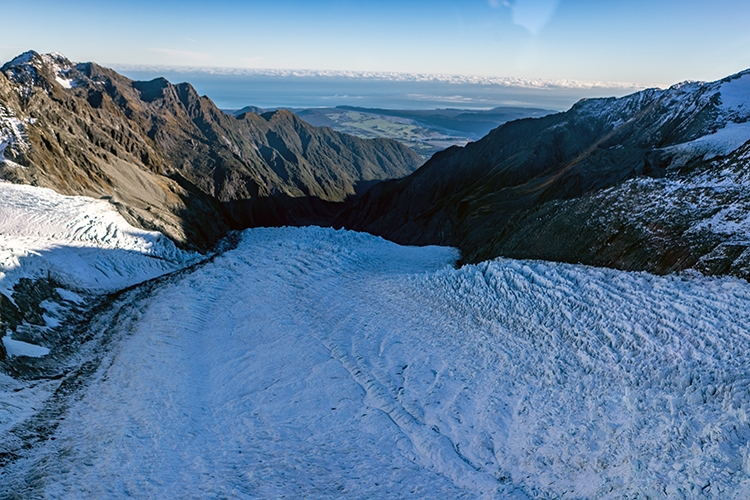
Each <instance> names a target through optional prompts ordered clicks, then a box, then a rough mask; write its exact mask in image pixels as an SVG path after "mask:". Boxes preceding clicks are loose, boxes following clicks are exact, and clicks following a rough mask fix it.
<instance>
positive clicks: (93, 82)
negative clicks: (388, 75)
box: [0, 52, 421, 250]
mask: <svg viewBox="0 0 750 500" xmlns="http://www.w3.org/2000/svg"><path fill="white" fill-rule="evenodd" d="M0 107H1V108H2V111H3V112H4V113H5V114H7V115H10V116H12V117H14V118H15V119H18V120H21V121H22V122H23V124H24V125H23V129H24V135H25V137H24V140H23V141H16V142H15V143H14V144H11V145H10V146H9V147H8V148H6V150H5V159H6V160H10V161H4V162H2V161H0V177H2V178H4V179H6V180H10V181H12V182H19V183H27V184H33V185H38V186H43V187H49V188H52V189H54V190H56V191H58V192H60V193H63V194H77V195H89V196H94V197H106V198H108V199H109V200H110V201H111V202H112V203H113V204H115V206H117V208H118V210H119V211H120V212H121V213H122V214H123V215H124V216H125V217H126V218H127V219H128V220H129V221H130V222H131V223H133V224H135V225H138V226H140V227H143V228H146V229H156V230H159V231H162V232H164V233H165V234H167V235H168V236H170V237H171V238H172V239H174V240H175V241H177V242H178V243H180V244H182V246H186V247H192V248H196V249H200V250H205V249H207V248H208V247H210V246H211V245H212V244H213V243H215V242H216V241H217V239H218V238H220V237H221V236H222V235H224V234H225V233H226V231H227V230H228V229H230V228H241V227H247V226H249V225H264V224H267V223H269V222H274V223H277V224H293V223H295V222H297V221H299V220H303V219H307V218H315V217H322V216H329V214H328V213H324V214H322V215H321V214H318V213H315V212H310V211H309V210H315V209H316V207H318V206H319V205H320V206H327V205H328V204H334V205H335V204H340V203H342V202H344V201H345V200H346V199H347V197H349V196H351V195H354V194H355V186H356V185H357V183H360V182H363V181H372V180H384V179H391V178H396V177H402V176H404V175H407V174H409V173H411V172H412V171H414V169H416V168H417V167H418V166H419V165H420V164H421V159H420V158H419V156H418V155H417V154H416V153H414V152H413V151H411V150H409V149H408V148H406V147H404V146H402V145H400V144H398V143H396V142H394V141H385V140H383V141H368V140H362V139H357V138H354V137H349V136H346V135H343V134H339V133H336V132H333V131H332V130H330V129H325V128H315V127H312V126H309V125H307V124H305V123H304V122H302V121H301V120H299V119H298V118H297V117H295V116H294V115H293V114H291V113H289V112H284V111H279V112H276V113H271V114H265V115H262V116H260V115H256V114H254V113H249V112H248V113H242V114H240V115H238V116H237V117H235V116H232V115H226V114H224V113H222V112H221V111H219V110H218V109H217V108H216V106H215V105H214V104H213V102H211V101H210V100H209V99H208V98H206V97H201V96H199V95H198V94H197V93H196V92H195V89H193V88H192V87H191V86H190V85H189V84H186V83H183V84H178V85H173V84H171V83H169V82H168V81H167V80H165V79H163V78H159V79H156V80H152V81H150V82H134V81H131V80H129V79H127V78H125V77H123V76H121V75H119V74H117V73H116V72H114V71H112V70H109V69H106V68H103V67H100V66H98V65H96V64H94V63H84V64H72V63H71V62H70V61H68V60H67V59H65V58H64V57H63V56H61V55H56V54H50V55H39V54H36V53H34V52H28V53H26V54H23V55H21V56H19V57H18V58H16V59H14V60H13V61H11V62H9V63H7V64H5V65H4V66H3V67H2V69H1V70H0ZM0 160H2V159H1V158H0ZM307 198H310V199H313V200H318V201H302V200H304V199H307ZM290 200H292V201H291V202H290ZM318 202H319V203H318ZM290 204H291V205H293V206H294V207H295V210H296V212H295V213H294V214H291V215H290V216H289V217H287V215H286V211H285V210H286V208H287V206H289V205H290ZM329 208H330V207H329ZM335 211H336V210H334V213H335ZM269 212H270V213H273V214H274V216H273V218H272V219H270V220H268V221H267V220H266V219H265V218H264V217H265V215H264V214H266V213H269Z"/></svg>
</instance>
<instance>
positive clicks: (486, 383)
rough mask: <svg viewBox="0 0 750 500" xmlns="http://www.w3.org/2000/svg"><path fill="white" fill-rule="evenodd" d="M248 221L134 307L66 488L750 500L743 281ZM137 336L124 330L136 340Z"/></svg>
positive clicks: (48, 465) (74, 439)
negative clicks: (477, 260)
mask: <svg viewBox="0 0 750 500" xmlns="http://www.w3.org/2000/svg"><path fill="white" fill-rule="evenodd" d="M456 257H457V254H456V253H455V251H453V250H451V249H448V248H439V247H426V248H409V247H399V246H397V245H395V244H393V243H389V242H386V241H384V240H381V239H379V238H375V237H372V236H369V235H364V234H357V233H350V232H344V231H339V232H336V231H333V230H327V229H319V228H305V229H291V228H282V229H255V230H249V231H246V232H245V233H243V239H242V242H241V243H240V245H239V246H238V248H236V249H235V250H232V251H229V252H227V253H225V254H223V255H222V256H220V257H217V258H216V259H215V260H214V261H213V262H212V263H210V264H207V265H205V266H203V267H201V268H200V269H197V270H196V271H194V272H193V273H191V274H188V275H185V276H182V277H180V278H179V279H174V280H171V282H170V283H168V284H166V285H165V286H163V287H161V288H159V289H158V290H157V291H156V293H155V294H153V295H152V296H149V297H148V298H147V300H143V301H141V302H138V303H134V304H133V308H134V309H135V310H137V312H134V313H132V314H130V315H128V318H129V319H126V318H122V319H121V320H120V321H122V322H123V323H122V324H121V325H120V327H121V328H123V329H124V331H125V332H127V333H128V335H126V336H125V337H123V341H122V343H121V344H120V347H119V348H118V350H116V351H115V354H116V357H114V358H113V361H112V362H111V363H110V362H108V363H104V364H102V366H101V368H100V370H99V372H98V373H97V375H96V376H95V377H94V379H93V382H92V383H91V385H90V386H89V387H88V388H87V389H86V391H85V395H84V396H83V397H82V399H81V400H80V402H75V403H72V406H71V407H70V410H69V411H68V413H67V415H66V417H65V420H64V421H62V422H60V424H59V427H58V428H57V431H56V432H55V433H54V438H55V439H54V440H48V441H46V443H45V444H43V445H41V446H40V447H39V448H37V449H35V450H33V451H32V452H30V453H29V454H28V455H27V456H26V457H25V458H23V459H20V460H18V461H16V462H14V463H12V464H10V465H9V466H7V467H6V468H5V470H3V471H2V472H0V478H1V479H2V480H1V481H0V489H3V490H2V491H3V492H4V493H6V494H7V493H8V492H9V491H10V492H13V493H14V494H17V495H21V496H23V495H28V496H35V495H36V496H48V497H52V498H100V497H124V496H130V497H135V498H155V497H158V498H187V497H193V498H194V497H204V498H205V497H210V498H217V497H231V498H280V497H316V498H328V497H348V498H374V497H377V498H404V497H408V498H477V497H483V498H526V497H529V498H641V497H643V498H645V497H650V498H665V497H669V498H683V497H687V498H694V497H700V496H705V497H709V498H747V497H748V495H750V451H749V449H748V444H747V443H748V442H750V419H749V418H748V413H749V412H750V392H749V391H748V389H749V388H750V375H748V373H750V370H749V369H748V368H750V350H748V349H747V343H748V339H750V329H749V327H748V325H750V285H748V283H747V282H745V281H741V280H737V279H733V278H721V279H716V278H704V277H699V276H694V275H673V276H667V277H656V276H653V275H649V274H645V273H626V272H621V271H614V270H606V269H604V270H603V269H594V268H587V267H582V266H574V265H563V264H550V263H542V262H532V261H512V260H496V261H492V262H485V263H482V264H480V265H476V266H465V267H463V268H461V269H453V268H452V267H451V263H452V262H453V261H454V260H455V259H456ZM128 325H129V326H128Z"/></svg>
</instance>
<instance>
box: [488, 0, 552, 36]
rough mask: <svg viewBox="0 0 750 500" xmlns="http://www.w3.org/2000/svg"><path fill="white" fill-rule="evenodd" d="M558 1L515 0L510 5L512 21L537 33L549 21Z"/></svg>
mask: <svg viewBox="0 0 750 500" xmlns="http://www.w3.org/2000/svg"><path fill="white" fill-rule="evenodd" d="M493 1H497V0H493ZM505 3H506V4H507V2H505ZM559 3H560V0H515V2H513V4H512V5H511V9H512V10H513V22H514V23H516V24H517V25H519V26H523V27H524V28H526V29H527V30H529V33H531V34H532V35H537V34H539V32H540V31H541V30H542V29H543V28H544V27H545V26H546V25H547V23H549V22H550V20H551V19H552V16H553V15H554V14H555V9H557V5H558V4H559Z"/></svg>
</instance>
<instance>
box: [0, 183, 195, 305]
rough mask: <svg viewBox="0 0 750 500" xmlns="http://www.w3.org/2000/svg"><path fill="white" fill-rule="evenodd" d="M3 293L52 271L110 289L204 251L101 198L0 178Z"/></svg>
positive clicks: (75, 284) (82, 284)
mask: <svg viewBox="0 0 750 500" xmlns="http://www.w3.org/2000/svg"><path fill="white" fill-rule="evenodd" d="M0 200H2V202H0V293H4V294H6V295H7V296H8V297H10V295H11V290H12V288H13V285H15V284H16V283H17V282H18V280H19V279H20V278H22V277H29V278H39V277H48V276H50V277H53V278H55V279H56V280H57V281H58V282H60V283H61V284H64V285H67V286H68V287H71V288H78V289H82V290H85V291H87V292H111V291H115V290H119V289H122V288H125V287H128V286H131V285H133V284H136V283H140V282H142V281H145V280H147V279H151V278H154V277H156V276H160V275H162V274H165V273H168V272H171V271H174V270H176V269H179V268H181V267H184V266H185V265H187V264H189V263H190V262H192V261H195V260H196V259H197V258H198V257H199V256H198V255H197V254H193V253H190V252H183V251H181V250H179V249H178V248H177V247H175V245H174V243H172V241H171V240H169V239H168V238H166V237H165V236H164V235H162V234H160V233H157V232H152V231H144V230H141V229H136V228H134V227H132V226H131V225H130V224H128V223H127V222H126V221H125V220H124V219H123V218H122V216H120V215H119V214H118V213H117V212H116V211H115V209H114V208H113V207H112V206H111V205H110V204H109V203H108V202H106V201H104V200H94V199H92V198H88V197H85V196H62V195H60V194H57V193H55V192H54V191H52V190H50V189H44V188H38V187H32V186H20V185H15V184H10V183H7V182H0Z"/></svg>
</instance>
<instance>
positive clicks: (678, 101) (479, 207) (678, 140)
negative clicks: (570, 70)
mask: <svg viewBox="0 0 750 500" xmlns="http://www.w3.org/2000/svg"><path fill="white" fill-rule="evenodd" d="M748 79H750V74H748V73H744V74H739V75H735V76H734V77H731V78H728V79H725V80H722V81H720V82H715V83H711V84H698V83H694V84H682V85H677V86H674V87H672V88H670V89H668V90H646V91H643V92H639V93H636V94H633V95H630V96H627V97H623V98H621V99H614V98H612V99H592V100H584V101H581V102H579V103H577V104H576V105H575V106H573V107H572V108H571V109H570V110H569V111H567V112H565V113H559V114H556V115H550V116H546V117H543V118H538V119H524V120H518V121H515V122H510V123H507V124H505V125H503V126H501V127H499V128H497V129H495V130H494V131H492V132H491V133H490V134H489V135H487V136H486V137H485V138H483V139H482V140H480V141H478V142H476V143H471V144H468V145H467V146H466V147H464V148H457V147H456V148H451V149H448V150H446V151H444V152H442V153H438V154H436V155H435V156H433V158H432V159H431V160H430V161H428V162H427V163H426V164H425V165H424V166H423V167H421V168H420V169H419V170H417V171H416V172H415V173H414V174H412V175H410V176H408V177H406V178H404V179H399V180H394V181H389V182H386V183H381V184H379V185H377V186H375V187H374V188H373V189H371V190H370V191H369V192H368V193H366V194H365V195H364V196H363V197H362V199H360V200H359V201H358V203H357V205H356V206H354V207H353V208H351V209H349V210H347V211H345V212H344V213H343V214H341V216H340V217H339V218H338V220H337V225H340V226H344V227H347V228H351V229H356V230H362V231H368V232H371V233H374V234H378V235H381V236H384V237H386V238H389V239H392V240H393V241H396V242H398V243H402V244H418V245H425V244H443V245H452V246H457V247H459V248H460V249H461V251H462V255H463V260H464V261H465V262H478V261H481V260H486V259H489V258H494V257H497V256H507V257H514V258H534V259H547V260H555V261H564V262H573V263H577V262H581V263H586V264H593V265H601V266H612V267H617V268H622V269H638V270H648V271H652V272H658V273H664V272H670V271H675V270H681V269H686V268H690V267H695V268H699V269H701V270H702V271H704V272H710V273H718V274H725V273H733V274H738V275H742V272H741V271H739V270H738V271H737V272H734V271H731V270H732V269H735V268H736V269H740V268H741V267H742V266H739V267H737V266H734V264H733V263H734V262H735V260H737V259H740V258H741V256H743V255H745V254H744V250H743V249H744V248H747V246H748V245H746V244H745V243H736V244H735V243H732V245H730V247H731V248H730V247H727V248H725V251H721V252H719V253H721V257H720V258H719V257H717V259H718V260H717V259H714V260H711V262H713V263H711V264H709V260H710V259H709V260H707V259H708V256H709V255H710V254H712V252H715V251H718V250H717V249H718V248H719V247H720V246H722V245H725V246H726V245H727V244H729V243H730V242H731V240H736V239H737V238H736V236H737V235H736V234H729V233H726V232H725V233H719V232H717V231H710V230H705V228H703V229H701V230H699V229H698V226H699V225H700V223H701V221H705V220H706V219H707V218H709V217H713V216H714V215H716V213H717V212H718V211H719V210H720V206H721V203H722V201H721V200H722V199H725V198H727V197H728V198H731V199H732V200H734V202H736V203H739V204H740V205H742V206H743V207H744V206H745V205H744V204H745V201H746V198H747V197H746V196H745V195H744V194H743V190H742V189H737V190H735V192H734V193H733V194H729V193H728V191H727V188H726V187H725V188H722V189H718V190H717V189H714V190H711V189H709V188H708V187H707V186H709V185H710V184H711V182H712V181H711V179H712V178H715V177H716V175H718V172H720V171H726V170H727V169H734V170H735V171H736V173H735V174H733V175H734V177H732V179H725V180H726V182H727V184H726V185H731V184H733V183H734V184H736V183H740V184H739V185H742V183H745V184H744V186H745V187H747V186H748V183H747V180H746V179H745V178H744V177H742V176H744V175H745V173H746V172H747V168H746V167H745V165H747V164H748V163H747V158H746V155H745V152H743V151H742V148H740V149H736V148H737V146H738V145H741V144H742V143H743V142H744V141H745V140H747V139H750V128H748V129H747V132H745V131H744V129H742V130H739V133H740V135H741V134H742V133H746V135H747V137H746V138H744V139H741V140H739V142H738V143H737V144H735V145H734V146H732V148H735V149H732V148H730V149H731V150H726V145H724V146H723V148H724V149H723V150H721V151H713V150H710V148H712V147H713V148H716V147H718V146H717V145H716V144H718V143H720V142H721V141H720V140H718V139H714V137H719V136H721V137H724V136H725V135H726V136H729V135H731V134H724V132H722V129H724V128H727V130H729V129H732V131H733V133H734V130H735V128H736V127H738V126H740V125H742V124H744V123H746V122H747V121H748V118H750V116H748V114H747V112H744V111H743V110H742V106H734V107H732V106H731V105H729V104H727V103H730V101H733V100H735V99H737V98H738V97H737V95H738V92H739V95H740V99H742V97H741V95H744V94H742V92H745V90H744V89H745V88H746V87H747V88H750V86H748V85H747V81H748ZM724 84H731V85H733V87H732V96H731V98H730V97H727V98H726V99H722V90H721V89H722V88H723V87H722V86H723V85H724ZM747 94H748V95H746V96H745V98H746V100H747V102H748V104H750V92H747ZM724 101H726V102H724ZM730 104H731V103H730ZM748 107H750V106H748ZM733 127H734V128H733ZM714 133H717V134H718V135H716V136H714V135H712V134H714ZM722 134H724V135H722ZM732 140H734V141H736V140H737V139H736V137H734V138H733V139H732ZM719 149H721V147H719ZM699 191H700V192H701V193H703V194H702V195H700V196H699ZM707 191H711V194H710V195H706V192H707ZM744 191H747V189H744ZM688 199H693V200H699V201H694V202H693V203H689V202H688V201H687V200H688ZM658 200H661V201H662V206H671V207H672V208H671V209H670V210H657V207H656V206H655V204H657V203H658ZM736 206H739V205H736ZM747 209H748V210H750V205H748V207H747ZM748 213H750V212H746V214H748ZM725 226H726V225H725ZM743 238H744V239H747V238H748V236H747V234H745V235H744V236H743ZM742 258H745V257H742ZM733 266H734V267H733Z"/></svg>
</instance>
